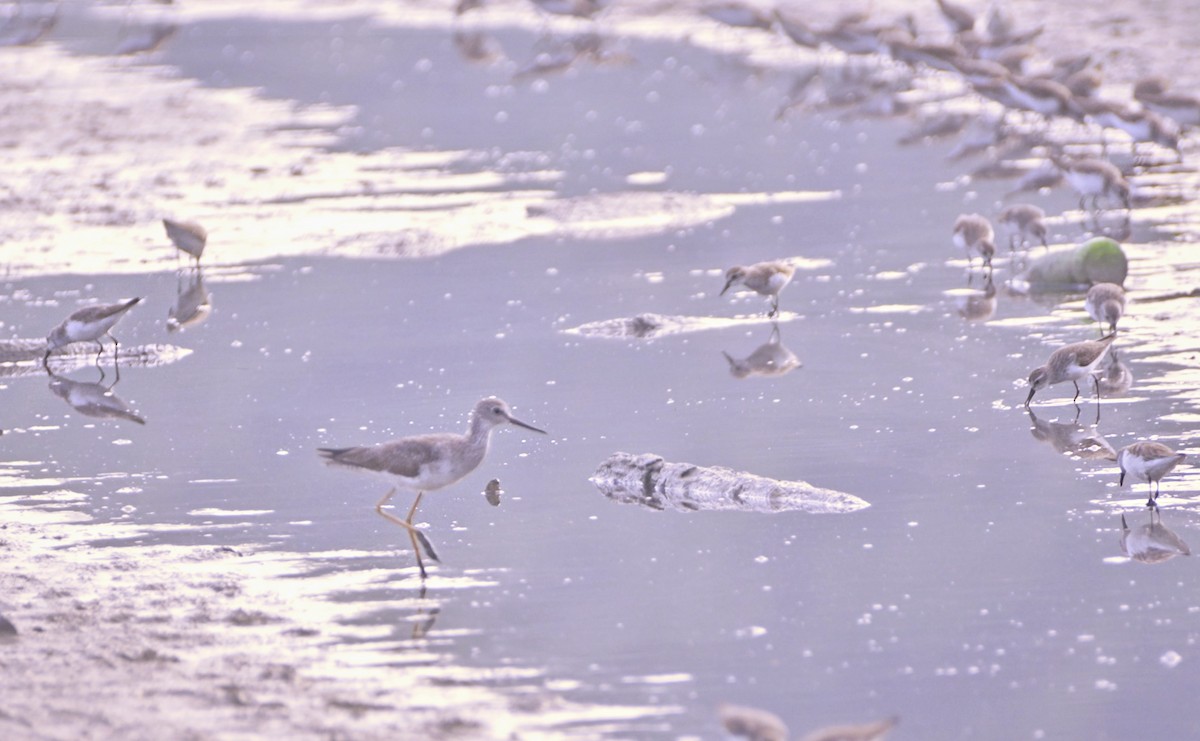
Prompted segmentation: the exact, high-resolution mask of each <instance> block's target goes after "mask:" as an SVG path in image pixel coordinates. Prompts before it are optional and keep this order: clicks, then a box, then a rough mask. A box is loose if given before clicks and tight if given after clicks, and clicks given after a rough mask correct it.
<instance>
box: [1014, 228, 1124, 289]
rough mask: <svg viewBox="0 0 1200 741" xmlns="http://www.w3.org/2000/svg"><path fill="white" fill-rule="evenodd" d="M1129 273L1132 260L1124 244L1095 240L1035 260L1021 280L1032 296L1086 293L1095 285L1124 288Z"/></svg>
mask: <svg viewBox="0 0 1200 741" xmlns="http://www.w3.org/2000/svg"><path fill="white" fill-rule="evenodd" d="M1128 273H1129V261H1128V260H1127V259H1126V257H1125V252H1124V250H1122V249H1121V245H1119V244H1117V243H1116V242H1115V241H1114V240H1112V239H1109V238H1108V237H1095V238H1093V239H1089V240H1088V241H1086V242H1084V243H1083V244H1081V245H1079V246H1077V247H1073V248H1070V249H1065V250H1054V251H1053V252H1050V253H1047V254H1046V255H1043V256H1041V257H1039V258H1037V259H1035V260H1034V261H1033V263H1032V264H1030V266H1029V269H1028V270H1026V271H1025V272H1024V273H1023V274H1022V275H1021V276H1020V280H1021V281H1023V282H1024V283H1026V284H1027V285H1028V290H1029V292H1030V293H1042V292H1055V291H1083V290H1087V289H1088V288H1089V287H1090V286H1092V285H1095V284H1096V283H1116V284H1117V285H1118V286H1119V285H1124V283H1125V277H1126V275H1128Z"/></svg>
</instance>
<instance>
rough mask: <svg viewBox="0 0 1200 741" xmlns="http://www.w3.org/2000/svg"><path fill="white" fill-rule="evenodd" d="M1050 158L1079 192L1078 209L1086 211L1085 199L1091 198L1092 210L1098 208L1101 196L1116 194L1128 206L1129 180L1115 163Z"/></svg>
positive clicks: (1096, 160) (1127, 207)
mask: <svg viewBox="0 0 1200 741" xmlns="http://www.w3.org/2000/svg"><path fill="white" fill-rule="evenodd" d="M1051 160H1052V161H1053V162H1054V164H1055V165H1056V166H1057V167H1058V169H1060V170H1062V174H1063V177H1065V178H1066V179H1067V182H1068V183H1070V184H1071V187H1072V188H1074V189H1075V192H1077V193H1079V209H1080V210H1081V211H1086V210H1088V209H1087V199H1088V198H1089V197H1090V198H1091V199H1092V210H1093V211H1098V210H1099V209H1100V197H1101V196H1116V197H1117V198H1119V199H1120V200H1121V204H1122V205H1123V206H1125V210H1126V211H1128V210H1129V208H1130V205H1131V204H1130V189H1129V181H1128V180H1126V179H1125V175H1124V174H1123V173H1122V172H1121V171H1120V169H1118V168H1117V166H1116V165H1114V164H1113V163H1111V162H1109V161H1107V160H1098V159H1090V158H1089V159H1079V160H1072V161H1069V162H1068V161H1065V160H1062V159H1059V158H1056V157H1052V158H1051Z"/></svg>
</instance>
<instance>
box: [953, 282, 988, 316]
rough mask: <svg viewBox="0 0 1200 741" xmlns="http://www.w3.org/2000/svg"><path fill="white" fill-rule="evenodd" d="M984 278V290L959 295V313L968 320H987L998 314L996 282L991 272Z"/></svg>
mask: <svg viewBox="0 0 1200 741" xmlns="http://www.w3.org/2000/svg"><path fill="white" fill-rule="evenodd" d="M984 280H985V282H984V284H983V290H981V291H971V292H969V293H963V294H961V295H959V297H958V315H959V316H961V317H962V318H963V319H966V320H967V321H968V322H986V321H987V320H988V319H991V318H992V317H993V316H995V315H996V284H995V282H994V281H993V280H992V274H991V273H988V274H987V276H986V278H985V279H984Z"/></svg>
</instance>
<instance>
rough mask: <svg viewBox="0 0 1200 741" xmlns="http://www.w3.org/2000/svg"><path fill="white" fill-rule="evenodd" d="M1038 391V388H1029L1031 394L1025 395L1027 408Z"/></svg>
mask: <svg viewBox="0 0 1200 741" xmlns="http://www.w3.org/2000/svg"><path fill="white" fill-rule="evenodd" d="M1036 393H1037V389H1036V388H1031V389H1029V396H1026V397H1025V408H1026V409H1028V408H1029V402H1031V401H1033V395H1034V394H1036Z"/></svg>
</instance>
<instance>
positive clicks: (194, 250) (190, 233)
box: [162, 219, 208, 265]
mask: <svg viewBox="0 0 1200 741" xmlns="http://www.w3.org/2000/svg"><path fill="white" fill-rule="evenodd" d="M162 223H163V227H164V228H165V229H166V230H167V236H168V237H170V238H171V242H172V243H173V244H174V245H175V246H176V247H178V248H179V249H180V251H182V252H186V253H188V254H189V255H191V256H192V257H194V258H196V264H197V265H199V264H200V256H201V255H203V254H204V246H205V245H206V244H208V232H206V231H205V230H204V227H202V226H200V225H199V224H197V223H196V222H194V221H172V220H171V219H163V220H162Z"/></svg>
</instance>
